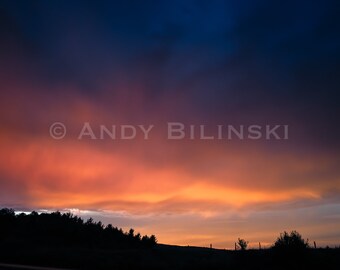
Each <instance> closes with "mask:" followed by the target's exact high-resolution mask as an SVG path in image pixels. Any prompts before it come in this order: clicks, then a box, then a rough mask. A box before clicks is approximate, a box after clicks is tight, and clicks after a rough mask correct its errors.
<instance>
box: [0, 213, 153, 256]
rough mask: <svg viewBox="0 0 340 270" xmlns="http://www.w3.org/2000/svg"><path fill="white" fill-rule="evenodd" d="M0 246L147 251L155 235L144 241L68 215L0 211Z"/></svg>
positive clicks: (145, 238)
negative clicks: (77, 247) (138, 249)
mask: <svg viewBox="0 0 340 270" xmlns="http://www.w3.org/2000/svg"><path fill="white" fill-rule="evenodd" d="M0 242H2V243H3V244H6V243H17V244H20V245H41V244H44V245H49V246H79V247H87V248H88V247H90V248H104V249H105V248H107V249H116V248H119V249H121V248H150V247H153V246H155V245H156V242H157V239H156V237H155V236H154V235H151V236H147V235H144V236H143V237H142V236H141V235H140V234H139V233H137V234H135V233H134V230H133V229H130V231H129V232H127V233H125V232H123V230H122V229H118V228H117V227H113V226H112V225H111V224H109V225H107V226H104V225H103V224H102V222H100V221H99V222H94V221H93V219H92V218H90V219H88V220H87V221H84V220H83V219H81V218H80V217H77V216H75V215H73V214H71V213H63V214H62V213H60V212H53V213H41V214H38V213H37V212H35V211H33V212H32V213H30V214H28V215H26V214H23V213H22V214H18V215H16V214H15V212H14V210H13V209H8V208H4V209H1V210H0Z"/></svg>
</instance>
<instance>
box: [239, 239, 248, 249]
mask: <svg viewBox="0 0 340 270" xmlns="http://www.w3.org/2000/svg"><path fill="white" fill-rule="evenodd" d="M248 243H249V242H248V241H246V240H244V239H241V238H238V240H237V245H238V246H239V248H240V249H241V250H246V249H247V247H248Z"/></svg>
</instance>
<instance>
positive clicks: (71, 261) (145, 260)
mask: <svg viewBox="0 0 340 270" xmlns="http://www.w3.org/2000/svg"><path fill="white" fill-rule="evenodd" d="M0 263H11V264H18V265H34V266H43V267H48V268H64V269H65V268H66V269H96V270H97V269H98V270H100V269H209V270H210V269H271V270H272V269H340V249H309V250H306V251H304V252H300V253H294V252H275V251H273V250H249V251H243V252H242V251H227V250H217V249H208V248H196V247H176V246H167V245H157V246H156V247H154V248H151V249H128V250H94V249H81V248H55V247H54V248H51V247H32V248H27V247H22V246H12V247H4V246H1V247H0ZM0 269H2V270H3V269H12V270H13V269H29V268H15V267H14V268H13V267H6V266H1V265H0Z"/></svg>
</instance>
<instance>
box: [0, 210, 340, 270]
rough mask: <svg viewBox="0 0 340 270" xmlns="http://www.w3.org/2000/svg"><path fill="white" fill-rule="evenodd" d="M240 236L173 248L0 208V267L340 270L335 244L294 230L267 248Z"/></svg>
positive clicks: (53, 216)
mask: <svg viewBox="0 0 340 270" xmlns="http://www.w3.org/2000/svg"><path fill="white" fill-rule="evenodd" d="M238 240H239V241H238V245H239V246H240V247H239V249H238V250H234V251H232V250H222V249H213V248H212V247H210V248H202V247H189V246H187V247H184V246H171V245H164V244H158V243H157V239H156V237H155V236H154V235H151V236H146V235H145V236H141V235H140V234H139V233H137V234H136V233H135V231H134V230H133V229H130V230H129V231H127V232H124V231H123V230H122V229H119V228H117V227H114V226H112V225H111V224H109V225H107V226H104V225H103V224H102V222H100V221H99V222H94V220H93V219H92V218H90V219H88V220H86V221H84V220H83V219H81V218H79V217H77V216H74V215H72V214H71V213H60V212H53V213H41V214H38V213H37V212H35V211H33V212H32V213H30V214H17V215H16V214H15V212H14V210H13V209H8V208H4V209H1V210H0V270H2V269H8V268H2V266H1V265H2V263H5V264H6V263H7V264H8V263H9V264H21V265H36V266H46V267H59V268H67V269H95V270H100V269H148V270H150V269H165V270H167V269H183V270H187V269H209V270H210V269H238V270H242V269H247V270H248V269H262V270H263V269H264V270H266V269H268V270H269V269H270V270H273V269H296V270H303V269H340V260H339V259H338V258H340V249H339V248H334V249H331V248H316V246H315V244H314V246H315V247H314V248H311V247H310V246H309V244H308V241H305V240H304V239H303V238H302V236H301V235H300V234H299V233H298V232H296V231H292V232H290V233H288V232H283V233H281V234H280V236H279V237H278V238H277V239H276V241H275V242H274V243H273V245H272V247H271V248H268V249H262V248H260V249H258V250H255V249H250V250H248V249H247V244H248V242H247V241H246V240H244V239H241V238H239V239H238ZM235 245H236V243H235ZM11 269H16V268H11ZM21 269H25V268H21ZM27 269H29V268H27ZM31 269H32V268H31Z"/></svg>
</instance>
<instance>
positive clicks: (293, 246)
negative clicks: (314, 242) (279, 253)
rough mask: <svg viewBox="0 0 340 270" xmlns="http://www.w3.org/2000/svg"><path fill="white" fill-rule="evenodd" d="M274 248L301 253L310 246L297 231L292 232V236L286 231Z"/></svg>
mask: <svg viewBox="0 0 340 270" xmlns="http://www.w3.org/2000/svg"><path fill="white" fill-rule="evenodd" d="M273 247H274V249H278V250H291V251H299V250H305V249H306V248H308V247H309V244H308V242H307V241H305V240H304V239H303V238H302V236H301V234H299V233H298V232H297V231H291V232H290V234H289V233H287V232H286V231H284V232H283V233H281V234H280V236H279V237H278V238H277V240H276V241H275V243H274V246H273Z"/></svg>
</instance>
